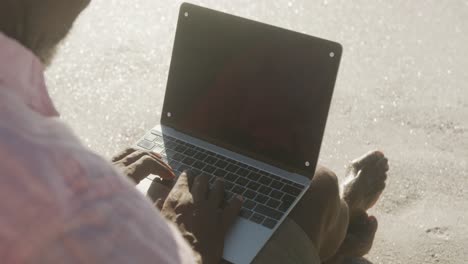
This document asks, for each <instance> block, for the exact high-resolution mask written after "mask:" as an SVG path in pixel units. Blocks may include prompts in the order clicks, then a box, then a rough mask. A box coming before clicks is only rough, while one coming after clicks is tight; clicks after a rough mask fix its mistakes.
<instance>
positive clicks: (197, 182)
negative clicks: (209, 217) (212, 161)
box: [192, 175, 209, 202]
mask: <svg viewBox="0 0 468 264" xmlns="http://www.w3.org/2000/svg"><path fill="white" fill-rule="evenodd" d="M208 180H209V177H208V176H206V175H200V176H197V177H195V179H194V180H193V186H192V197H193V201H194V202H199V201H205V200H206V198H207V193H208V189H209V185H208Z"/></svg>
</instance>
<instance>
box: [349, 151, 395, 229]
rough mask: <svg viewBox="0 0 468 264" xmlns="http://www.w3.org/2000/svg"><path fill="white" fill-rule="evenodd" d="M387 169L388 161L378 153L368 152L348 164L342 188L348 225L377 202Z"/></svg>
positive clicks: (382, 188)
mask: <svg viewBox="0 0 468 264" xmlns="http://www.w3.org/2000/svg"><path fill="white" fill-rule="evenodd" d="M388 168H389V167H388V160H387V158H385V156H384V154H383V153H382V152H380V151H373V152H369V153H367V154H366V155H364V156H362V157H360V158H358V159H356V160H354V161H353V162H352V163H351V164H350V166H349V168H348V171H347V174H346V178H345V180H344V183H343V186H342V191H343V193H342V197H343V199H344V200H345V201H346V203H347V204H348V207H349V215H350V224H352V223H353V222H354V219H355V218H357V217H359V216H360V215H362V214H363V213H365V212H366V211H367V210H368V209H369V208H371V207H372V206H374V204H375V203H376V202H377V200H378V199H379V197H380V195H381V194H382V191H383V190H384V188H385V180H386V179H387V171H388Z"/></svg>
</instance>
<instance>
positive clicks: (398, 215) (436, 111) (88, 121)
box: [47, 0, 468, 264]
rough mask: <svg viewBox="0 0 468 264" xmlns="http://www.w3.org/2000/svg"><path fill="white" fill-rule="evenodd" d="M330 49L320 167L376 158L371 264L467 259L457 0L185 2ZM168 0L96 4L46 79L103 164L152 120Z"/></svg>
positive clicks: (467, 151)
mask: <svg viewBox="0 0 468 264" xmlns="http://www.w3.org/2000/svg"><path fill="white" fill-rule="evenodd" d="M196 3H202V4H204V5H205V6H208V7H213V8H217V9H220V10H224V11H228V12H230V13H235V14H237V15H241V16H244V17H248V18H252V19H256V20H260V21H263V22H266V23H270V24H274V25H277V26H281V27H286V28H290V29H293V30H297V31H301V32H304V33H307V34H311V35H315V36H319V37H323V38H327V39H331V40H336V41H338V42H340V43H342V44H343V46H344V55H343V59H342V64H341V69H340V73H339V77H338V82H337V85H336V90H335V95H334V98H333V103H332V107H331V111H330V116H329V121H328V124H327V129H326V132H325V138H324V143H323V147H322V151H321V155H320V161H319V162H320V163H321V164H323V165H325V166H328V167H330V168H332V169H333V170H334V171H336V173H337V174H338V175H340V176H342V175H343V173H344V165H345V164H346V163H347V162H349V161H350V160H351V159H353V158H355V157H357V156H359V155H361V154H363V153H365V152H367V151H368V150H372V149H380V150H383V151H384V152H385V153H386V155H387V156H388V157H389V160H390V166H391V170H390V172H389V179H388V185H387V186H388V187H387V190H386V191H385V194H384V195H383V197H382V200H381V201H380V203H379V204H378V205H377V206H376V207H375V208H374V209H372V211H371V213H372V214H374V215H376V216H377V218H378V220H379V231H378V234H377V236H376V241H375V244H374V248H373V250H372V252H371V253H370V255H369V256H368V259H369V261H371V262H372V263H375V264H377V263H385V264H387V263H447V264H463V263H466V261H467V260H468V253H466V250H465V249H466V248H468V224H467V223H468V220H467V217H468V203H467V202H466V200H467V198H468V191H467V187H468V186H467V185H468V184H467V183H468V180H467V178H468V164H467V157H468V87H467V83H468V70H467V69H468V59H467V54H468V45H466V43H468V1H462V0H460V1H435V0H432V1H422V0H418V1H402V0H398V1H391V2H390V1H372V2H369V1H345V0H337V1H334V0H322V1H310V0H308V1H305V0H304V1H302V0H300V1H299V0H298V1H292V0H291V1H266V0H259V1H247V0H242V1H241V0H232V1H214V0H206V1H196ZM179 4H180V1H169V0H161V1H150V0H140V1H121V0H120V1H117V0H105V1H104V0H95V1H94V2H93V3H92V4H91V6H90V8H89V9H88V10H87V11H86V12H85V13H84V14H83V16H82V17H81V18H80V19H79V20H78V22H77V24H76V26H75V28H74V30H73V32H72V33H71V35H70V36H69V38H68V39H67V41H65V42H64V43H63V45H62V47H61V48H60V50H59V55H58V57H57V59H56V61H55V64H54V66H53V67H52V68H50V69H49V70H48V71H47V82H48V84H49V86H50V90H51V93H52V97H53V98H54V99H55V101H56V104H57V107H58V109H59V110H60V112H61V114H62V118H63V119H64V120H65V121H66V122H68V123H69V124H70V125H71V126H72V128H73V129H75V131H76V133H77V134H78V136H79V137H80V138H81V139H82V140H83V142H84V143H85V144H86V145H88V146H89V147H90V148H92V149H93V150H95V151H96V152H98V153H100V154H102V155H105V156H107V157H110V156H112V154H114V153H116V152H117V151H119V150H120V149H122V148H124V147H126V146H128V145H130V144H132V143H133V142H134V141H135V140H136V139H137V138H138V137H140V136H141V135H142V134H143V133H144V132H145V131H146V130H147V129H149V128H151V127H152V126H153V125H155V124H156V123H157V122H158V120H159V117H160V111H161V103H162V100H163V95H164V89H165V85H166V78H167V71H168V66H169V62H170V54H171V50H172V42H173V38H174V30H175V24H176V17H177V12H178V5H179Z"/></svg>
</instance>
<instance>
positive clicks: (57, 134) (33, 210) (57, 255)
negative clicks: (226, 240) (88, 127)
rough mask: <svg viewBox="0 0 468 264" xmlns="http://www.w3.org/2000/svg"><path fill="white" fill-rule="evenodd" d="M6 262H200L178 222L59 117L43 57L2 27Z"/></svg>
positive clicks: (0, 237) (1, 178)
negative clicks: (46, 80)
mask: <svg viewBox="0 0 468 264" xmlns="http://www.w3.org/2000/svg"><path fill="white" fill-rule="evenodd" d="M0 262H1V263H194V257H193V253H192V250H191V249H190V247H189V246H188V244H187V243H186V242H185V241H184V239H183V238H182V236H181V235H180V233H179V232H178V231H177V229H176V227H174V226H173V225H172V224H170V223H168V222H167V221H166V220H164V219H163V217H162V216H161V215H160V214H159V213H158V211H157V210H156V209H154V207H153V205H152V204H151V203H150V202H149V201H148V200H147V199H146V198H145V197H143V196H142V195H141V194H140V193H138V191H136V190H135V188H134V187H133V186H132V184H131V183H130V181H129V180H127V179H126V178H125V177H124V176H123V175H121V174H120V173H119V172H117V171H116V170H115V169H114V167H113V166H112V164H110V163H109V162H108V161H106V160H104V159H103V158H101V157H99V156H98V155H96V154H94V153H93V152H92V151H90V150H89V149H87V148H86V147H84V146H83V145H82V144H81V143H80V141H79V140H78V138H77V137H76V136H75V135H74V134H73V132H72V131H71V130H70V129H69V128H68V127H67V126H66V125H65V124H64V123H63V122H61V121H60V120H59V119H58V113H57V111H56V110H55V107H54V106H53V104H52V102H51V99H50V97H49V95H48V93H47V89H46V86H45V83H44V76H43V66H42V64H41V63H40V62H39V60H38V59H37V58H36V57H35V56H34V55H33V54H32V53H31V52H30V51H28V50H26V49H25V48H23V47H22V46H21V45H20V44H18V43H17V42H15V41H14V40H12V39H9V38H7V37H6V36H4V35H3V34H1V33H0Z"/></svg>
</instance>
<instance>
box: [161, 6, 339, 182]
mask: <svg viewBox="0 0 468 264" xmlns="http://www.w3.org/2000/svg"><path fill="white" fill-rule="evenodd" d="M186 12H187V13H186ZM185 15H189V16H192V15H198V16H200V15H201V16H203V15H205V16H204V18H205V17H206V18H209V17H210V16H221V17H222V18H223V19H230V20H232V21H233V23H237V22H242V23H251V24H255V25H256V26H262V27H265V29H266V30H279V31H284V32H285V33H288V34H291V33H294V34H295V35H296V36H298V37H301V38H307V41H311V42H313V43H314V44H317V43H319V44H320V45H321V46H326V47H327V48H328V49H329V50H331V51H333V53H334V54H333V55H334V59H335V61H336V71H335V72H334V76H333V78H331V80H332V82H331V83H330V87H327V89H328V88H329V89H331V90H330V91H329V93H328V94H329V98H326V99H327V102H326V103H327V105H326V114H327V115H328V112H329V109H330V104H331V99H332V94H333V90H334V86H335V83H336V77H337V74H338V70H339V65H340V61H341V55H342V46H341V45H340V44H339V43H336V42H332V41H328V40H324V39H320V38H316V37H313V36H309V35H306V34H303V33H299V32H294V31H291V30H287V29H283V28H279V27H276V26H272V25H268V24H264V23H261V22H257V21H254V20H250V19H246V18H241V17H238V16H234V15H230V14H226V13H223V12H220V11H216V10H212V9H208V8H205V7H201V6H197V5H193V4H189V3H183V4H182V5H181V6H180V10H179V18H178V23H177V30H176V34H175V40H174V48H173V52H172V61H171V65H170V69H169V76H168V80H167V86H166V95H165V97H166V96H167V90H169V89H170V88H171V85H170V84H171V78H173V76H174V75H176V70H177V69H175V67H174V63H173V60H174V58H175V57H176V56H177V54H176V47H177V46H178V45H179V44H181V43H179V42H178V39H179V37H180V34H182V33H181V32H183V30H182V29H181V28H182V25H183V24H184V23H181V20H182V19H185V18H186V17H185ZM218 18H219V17H218ZM203 23H207V25H209V24H210V21H209V19H205V20H204V21H203ZM168 101H169V100H166V98H165V100H164V104H163V111H162V114H161V120H160V123H161V124H162V125H164V126H167V127H170V128H172V129H174V130H176V131H179V132H182V133H184V134H187V135H189V136H191V137H194V138H198V139H201V140H203V141H206V142H208V143H210V144H213V145H216V146H219V147H222V148H225V149H227V150H229V151H232V152H235V153H239V154H241V155H244V156H247V157H250V158H253V159H255V160H259V161H261V162H264V163H267V164H270V165H272V166H275V167H278V168H281V169H283V170H285V171H288V172H291V173H296V174H299V175H301V176H304V177H307V178H309V179H312V177H313V175H314V173H315V169H316V166H317V161H318V156H319V153H320V148H321V145H322V141H323V135H324V131H325V127H326V122H327V120H326V119H327V118H325V122H324V125H323V127H320V128H319V129H320V131H318V132H319V133H320V144H319V149H318V150H317V151H318V152H317V158H316V160H313V161H309V162H310V166H309V167H307V166H305V164H304V166H302V167H295V166H291V165H290V164H285V163H283V162H281V161H278V160H271V159H268V158H267V157H258V156H257V155H255V153H252V152H249V151H246V150H245V149H240V148H238V147H236V146H233V145H230V144H227V143H225V142H221V141H219V140H217V139H215V138H210V137H207V136H206V135H199V134H197V133H194V131H187V129H183V128H180V127H177V126H176V125H175V124H174V123H173V122H171V121H172V120H173V119H172V118H171V117H168V116H167V111H166V109H172V108H171V107H170V106H169V105H168ZM303 162H304V163H305V162H306V161H305V160H304V161H303ZM298 164H300V163H298Z"/></svg>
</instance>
